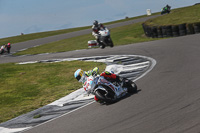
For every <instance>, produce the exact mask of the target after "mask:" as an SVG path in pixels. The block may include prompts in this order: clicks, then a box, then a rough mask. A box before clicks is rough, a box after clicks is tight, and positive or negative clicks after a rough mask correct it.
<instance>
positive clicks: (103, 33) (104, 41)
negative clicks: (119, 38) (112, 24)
mask: <svg viewBox="0 0 200 133" xmlns="http://www.w3.org/2000/svg"><path fill="white" fill-rule="evenodd" d="M99 41H100V44H99V46H100V48H102V49H104V48H105V47H106V46H110V47H113V46H114V44H113V41H112V39H111V37H110V31H109V30H108V29H107V28H101V29H100V30H99Z"/></svg>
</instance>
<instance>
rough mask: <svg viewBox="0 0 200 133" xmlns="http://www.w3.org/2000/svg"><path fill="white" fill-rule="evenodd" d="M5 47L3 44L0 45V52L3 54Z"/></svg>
mask: <svg viewBox="0 0 200 133" xmlns="http://www.w3.org/2000/svg"><path fill="white" fill-rule="evenodd" d="M5 48H6V46H5V45H2V46H1V48H0V54H3V53H4V52H5Z"/></svg>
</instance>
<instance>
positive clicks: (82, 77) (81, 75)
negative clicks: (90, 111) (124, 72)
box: [74, 67, 121, 101]
mask: <svg viewBox="0 0 200 133" xmlns="http://www.w3.org/2000/svg"><path fill="white" fill-rule="evenodd" d="M96 75H99V68H98V67H95V68H94V69H92V70H89V71H83V70H82V69H78V70H76V72H75V73H74V77H75V78H76V79H77V80H78V81H79V82H82V84H83V86H84V84H85V82H86V81H87V78H88V77H89V76H96ZM100 76H103V77H104V78H105V79H107V80H108V81H110V82H115V81H116V82H117V83H119V82H121V80H120V77H119V76H117V75H116V74H113V73H111V72H108V71H105V72H103V73H101V74H100ZM94 99H95V100H96V101H98V98H97V97H96V96H95V97H94Z"/></svg>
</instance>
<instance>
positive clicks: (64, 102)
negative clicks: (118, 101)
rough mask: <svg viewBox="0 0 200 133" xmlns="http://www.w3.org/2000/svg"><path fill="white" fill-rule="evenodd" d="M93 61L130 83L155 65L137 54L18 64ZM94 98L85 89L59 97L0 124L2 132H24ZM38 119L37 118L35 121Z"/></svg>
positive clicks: (149, 59)
mask: <svg viewBox="0 0 200 133" xmlns="http://www.w3.org/2000/svg"><path fill="white" fill-rule="evenodd" d="M71 60H81V61H94V62H103V63H106V64H107V67H106V70H108V71H109V70H112V71H114V72H115V73H117V74H119V75H120V76H122V77H126V78H129V79H130V80H137V79H139V78H141V77H142V76H144V75H146V74H147V73H148V72H149V71H150V70H151V69H152V68H153V67H154V66H155V64H156V61H155V60H154V59H152V58H149V57H145V56H138V55H108V56H94V57H83V58H67V59H54V60H41V61H32V62H21V63H18V64H28V63H47V62H61V61H71ZM93 97H94V96H87V94H86V93H85V91H84V89H83V88H81V89H79V90H77V91H75V92H73V93H71V94H70V95H68V96H66V97H64V98H61V99H60V100H57V101H55V102H53V103H51V104H49V105H47V106H44V107H42V108H39V109H37V110H34V111H32V112H30V113H27V114H24V115H21V116H19V117H17V118H14V119H12V120H9V121H7V122H4V123H1V124H0V131H1V132H4V131H5V132H12V131H20V129H21V130H24V129H26V128H28V127H32V126H36V125H38V124H41V123H43V122H46V121H49V120H52V119H55V118H56V117H59V116H61V115H63V114H64V113H70V112H72V111H73V110H75V109H78V108H80V107H82V106H85V105H86V104H89V103H91V102H92V101H94V100H93ZM35 116H40V117H39V118H34V117H35Z"/></svg>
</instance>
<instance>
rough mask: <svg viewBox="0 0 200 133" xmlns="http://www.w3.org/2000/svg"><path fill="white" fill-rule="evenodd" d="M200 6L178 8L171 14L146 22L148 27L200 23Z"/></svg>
mask: <svg viewBox="0 0 200 133" xmlns="http://www.w3.org/2000/svg"><path fill="white" fill-rule="evenodd" d="M199 12H200V5H194V6H189V7H184V8H178V9H174V10H172V11H171V13H170V14H166V15H162V16H160V17H157V18H154V19H149V20H147V21H146V22H145V24H146V25H151V26H156V25H178V24H183V23H195V22H200V14H199Z"/></svg>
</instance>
